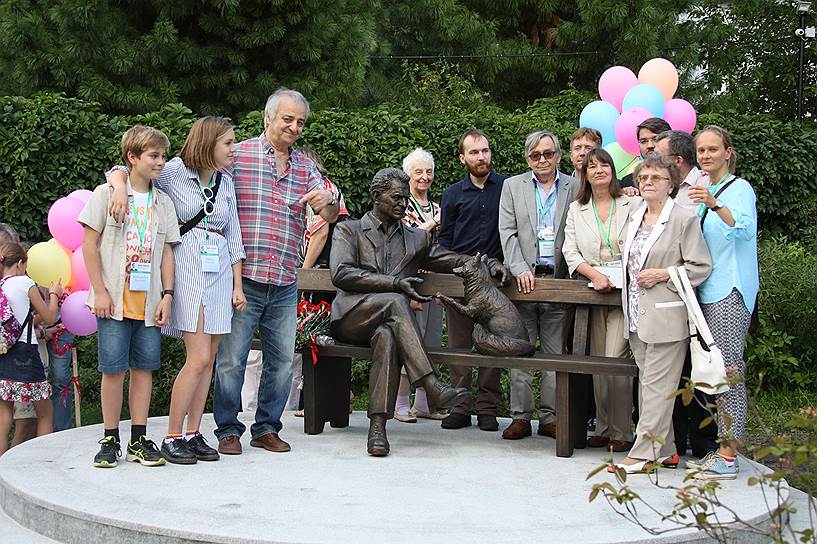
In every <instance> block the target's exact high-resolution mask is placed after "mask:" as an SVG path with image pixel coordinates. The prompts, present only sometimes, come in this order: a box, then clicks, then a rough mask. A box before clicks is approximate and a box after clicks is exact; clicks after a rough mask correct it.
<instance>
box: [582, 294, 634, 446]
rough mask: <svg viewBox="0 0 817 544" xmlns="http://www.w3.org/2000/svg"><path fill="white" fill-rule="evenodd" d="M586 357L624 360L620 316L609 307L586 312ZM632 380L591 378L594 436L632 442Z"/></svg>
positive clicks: (622, 319)
mask: <svg viewBox="0 0 817 544" xmlns="http://www.w3.org/2000/svg"><path fill="white" fill-rule="evenodd" d="M590 355H593V356H597V357H626V356H627V339H626V338H624V313H623V312H622V311H621V308H618V307H613V306H594V307H593V309H592V310H591V313H590ZM632 391H633V379H632V378H631V377H630V376H593V394H594V395H595V397H596V435H597V436H606V437H608V438H610V440H621V441H624V442H630V441H632V439H633V432H632V415H633V395H632Z"/></svg>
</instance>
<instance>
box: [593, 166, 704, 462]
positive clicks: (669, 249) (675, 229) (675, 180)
mask: <svg viewBox="0 0 817 544" xmlns="http://www.w3.org/2000/svg"><path fill="white" fill-rule="evenodd" d="M633 179H635V180H636V182H637V185H638V189H639V191H640V192H641V196H642V198H643V199H644V201H643V203H642V204H641V205H640V206H639V207H638V208H637V209H635V210H633V212H632V213H631V214H630V220H629V226H628V228H627V237H626V242H625V244H624V251H623V252H622V258H623V261H624V286H623V287H622V290H621V298H622V305H623V309H624V335H625V336H628V337H629V340H630V349H632V351H633V355H634V356H635V362H636V364H637V365H638V380H639V408H640V409H639V414H640V417H639V420H638V426H637V427H636V440H635V444H634V445H633V448H632V449H631V450H630V453H629V454H628V456H627V457H625V458H624V459H623V460H622V461H621V462H620V463H616V464H615V465H614V466H611V467H609V468H608V470H609V471H610V472H614V471H615V470H616V469H617V468H618V469H623V470H625V471H626V472H627V473H630V474H631V473H641V472H650V471H652V470H654V469H655V468H656V467H658V466H665V467H676V466H678V462H679V458H678V453H677V452H676V449H675V440H674V435H673V431H672V407H673V404H674V397H673V393H674V392H675V391H676V390H677V386H678V381H679V380H680V378H681V370H682V369H683V365H684V358H685V356H686V352H687V349H688V347H689V324H688V321H687V310H686V307H685V305H684V302H683V301H682V300H681V298H680V297H679V296H678V293H677V290H676V289H675V287H674V286H673V285H672V284H671V283H670V282H669V274H668V272H667V267H669V266H676V267H677V266H683V267H684V268H685V269H686V272H687V275H688V276H689V280H690V283H692V285H693V286H697V285H699V284H700V283H702V282H703V281H704V280H705V279H706V278H707V276H709V273H710V271H711V270H712V259H711V257H710V255H709V250H708V249H707V246H706V242H705V241H704V238H703V234H702V233H701V225H700V223H699V221H698V216H697V215H696V214H695V212H694V211H691V210H686V209H684V208H682V207H681V206H675V204H674V202H673V200H672V196H673V195H675V194H676V193H677V191H678V187H679V185H680V175H679V172H678V168H677V167H676V166H675V163H673V162H672V161H670V160H669V159H667V158H665V157H658V156H649V157H647V158H646V159H645V160H644V161H643V162H642V163H641V164H639V165H638V167H637V168H636V170H635V172H634V173H633Z"/></svg>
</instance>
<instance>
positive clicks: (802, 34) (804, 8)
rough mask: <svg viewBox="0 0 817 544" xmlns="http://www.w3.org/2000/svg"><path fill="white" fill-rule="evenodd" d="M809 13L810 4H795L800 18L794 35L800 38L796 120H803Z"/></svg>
mask: <svg viewBox="0 0 817 544" xmlns="http://www.w3.org/2000/svg"><path fill="white" fill-rule="evenodd" d="M809 11H811V2H797V14H798V15H799V16H800V26H799V27H798V28H797V30H795V32H794V34H795V36H797V37H798V38H800V57H799V69H798V73H797V120H798V121H802V120H803V65H804V64H805V55H806V15H807V14H808V13H809Z"/></svg>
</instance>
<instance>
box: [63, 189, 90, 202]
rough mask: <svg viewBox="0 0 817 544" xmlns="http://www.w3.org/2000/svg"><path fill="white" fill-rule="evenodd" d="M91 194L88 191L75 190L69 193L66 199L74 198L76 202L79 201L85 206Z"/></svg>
mask: <svg viewBox="0 0 817 544" xmlns="http://www.w3.org/2000/svg"><path fill="white" fill-rule="evenodd" d="M93 194H94V193H93V192H92V191H89V190H88V189H77V190H76V191H72V192H71V193H69V194H68V198H76V199H77V200H81V201H82V203H83V204H87V203H88V200H89V199H90V198H91V195H93Z"/></svg>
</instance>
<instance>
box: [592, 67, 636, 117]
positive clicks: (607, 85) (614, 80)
mask: <svg viewBox="0 0 817 544" xmlns="http://www.w3.org/2000/svg"><path fill="white" fill-rule="evenodd" d="M636 85H638V78H637V77H636V75H635V74H634V73H633V71H632V70H630V69H629V68H627V67H626V66H613V67H611V68H608V69H607V70H605V71H604V73H603V74H601V78H599V96H600V97H601V99H602V100H604V101H606V102H609V103H611V104H612V105H614V106H615V107H616V109H617V110H618V111H621V104H622V102H624V95H626V94H627V91H629V90H630V89H632V88H633V87H635V86H636Z"/></svg>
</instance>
